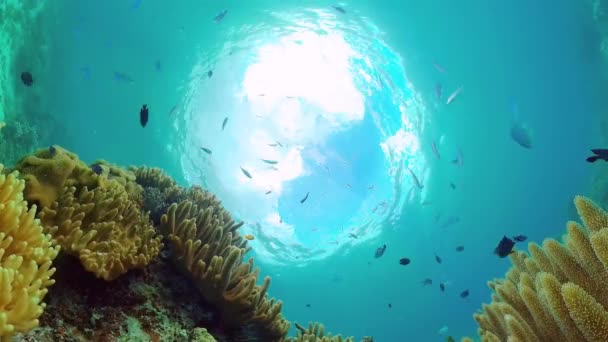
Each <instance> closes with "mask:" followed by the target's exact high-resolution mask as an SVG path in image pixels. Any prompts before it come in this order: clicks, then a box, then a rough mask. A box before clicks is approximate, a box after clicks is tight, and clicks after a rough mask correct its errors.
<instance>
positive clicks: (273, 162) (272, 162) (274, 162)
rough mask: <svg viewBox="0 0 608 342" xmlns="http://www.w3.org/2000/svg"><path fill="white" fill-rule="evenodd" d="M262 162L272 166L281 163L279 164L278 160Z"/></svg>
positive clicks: (264, 160)
mask: <svg viewBox="0 0 608 342" xmlns="http://www.w3.org/2000/svg"><path fill="white" fill-rule="evenodd" d="M261 161H263V162H264V163H266V164H270V165H276V164H278V163H279V162H278V161H276V160H270V159H261Z"/></svg>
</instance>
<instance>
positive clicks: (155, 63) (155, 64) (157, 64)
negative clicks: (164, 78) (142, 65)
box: [154, 60, 161, 71]
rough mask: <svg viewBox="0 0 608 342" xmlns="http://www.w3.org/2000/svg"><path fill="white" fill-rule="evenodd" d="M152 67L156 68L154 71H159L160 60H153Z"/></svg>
mask: <svg viewBox="0 0 608 342" xmlns="http://www.w3.org/2000/svg"><path fill="white" fill-rule="evenodd" d="M154 69H156V71H160V69H161V64H160V60H156V62H154Z"/></svg>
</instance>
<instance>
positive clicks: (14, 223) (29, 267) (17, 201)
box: [0, 165, 59, 341]
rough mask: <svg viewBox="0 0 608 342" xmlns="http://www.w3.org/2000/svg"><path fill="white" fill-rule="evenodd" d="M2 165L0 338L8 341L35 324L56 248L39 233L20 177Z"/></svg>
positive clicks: (49, 283) (38, 223)
mask: <svg viewBox="0 0 608 342" xmlns="http://www.w3.org/2000/svg"><path fill="white" fill-rule="evenodd" d="M3 169H4V167H3V166H2V165H0V339H1V340H2V341H5V340H6V341H9V340H10V339H11V336H13V335H14V334H15V333H17V332H25V331H28V330H30V329H32V328H34V327H36V326H37V325H38V317H39V316H40V315H41V314H42V311H43V309H44V307H45V304H44V303H43V302H42V300H43V299H44V296H45V295H46V293H47V291H48V290H47V288H48V287H49V286H51V285H53V284H54V280H53V279H51V276H52V275H53V273H55V268H53V267H52V261H53V259H55V257H56V256H57V253H58V251H59V248H58V247H55V246H53V245H52V244H51V241H50V236H48V235H45V234H44V233H43V231H42V227H41V226H40V222H39V221H38V220H37V219H35V215H36V208H35V207H33V208H31V209H30V210H28V207H27V203H26V202H25V201H24V200H23V190H24V188H25V183H24V181H23V180H20V179H18V178H17V176H18V173H17V172H13V173H10V174H9V175H4V174H3Z"/></svg>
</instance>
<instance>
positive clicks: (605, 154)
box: [587, 148, 608, 163]
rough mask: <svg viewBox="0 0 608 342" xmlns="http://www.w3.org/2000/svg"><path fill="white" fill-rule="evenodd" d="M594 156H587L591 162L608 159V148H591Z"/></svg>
mask: <svg viewBox="0 0 608 342" xmlns="http://www.w3.org/2000/svg"><path fill="white" fill-rule="evenodd" d="M591 152H593V154H595V155H594V156H591V157H587V161H588V162H589V163H595V162H596V161H597V160H600V159H601V160H603V161H608V148H595V149H593V150H591Z"/></svg>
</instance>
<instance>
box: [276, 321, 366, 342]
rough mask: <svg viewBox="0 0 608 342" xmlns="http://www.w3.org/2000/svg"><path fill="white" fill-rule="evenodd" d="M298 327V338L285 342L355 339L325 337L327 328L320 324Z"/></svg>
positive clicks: (344, 340)
mask: <svg viewBox="0 0 608 342" xmlns="http://www.w3.org/2000/svg"><path fill="white" fill-rule="evenodd" d="M295 325H296V337H295V338H294V337H290V338H287V339H285V340H284V341H285V342H354V340H355V339H354V337H344V338H343V337H342V336H340V335H337V336H332V335H331V334H327V335H325V327H324V326H323V324H321V323H318V322H314V323H313V322H309V323H308V328H304V327H303V326H301V325H300V324H298V323H295ZM365 340H371V341H373V338H370V337H368V336H366V339H365Z"/></svg>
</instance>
